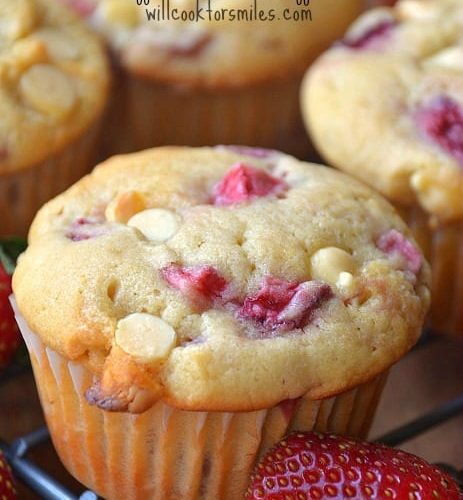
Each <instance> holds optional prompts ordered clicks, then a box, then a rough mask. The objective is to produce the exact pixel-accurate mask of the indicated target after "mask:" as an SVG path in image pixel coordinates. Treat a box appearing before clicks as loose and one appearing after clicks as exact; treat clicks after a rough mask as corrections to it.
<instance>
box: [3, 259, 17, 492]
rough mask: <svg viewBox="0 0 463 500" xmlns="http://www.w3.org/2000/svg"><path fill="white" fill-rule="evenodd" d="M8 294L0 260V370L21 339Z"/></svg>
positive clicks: (8, 360)
mask: <svg viewBox="0 0 463 500" xmlns="http://www.w3.org/2000/svg"><path fill="white" fill-rule="evenodd" d="M10 295H11V276H10V275H9V274H8V273H7V272H6V270H5V268H4V266H3V264H2V262H1V261H0V370H2V369H3V368H5V367H6V366H7V365H8V364H9V363H10V361H11V359H12V357H13V355H14V354H15V352H16V350H17V349H18V346H19V343H20V339H21V335H20V333H19V329H18V325H17V324H16V321H15V319H14V314H13V309H12V308H11V305H10V301H9V296H10ZM0 498H1V496H0Z"/></svg>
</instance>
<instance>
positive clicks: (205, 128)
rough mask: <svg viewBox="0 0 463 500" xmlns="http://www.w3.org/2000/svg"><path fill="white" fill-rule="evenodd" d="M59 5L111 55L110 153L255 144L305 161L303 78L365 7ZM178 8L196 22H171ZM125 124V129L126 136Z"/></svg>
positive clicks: (243, 1)
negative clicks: (69, 7) (83, 24)
mask: <svg viewBox="0 0 463 500" xmlns="http://www.w3.org/2000/svg"><path fill="white" fill-rule="evenodd" d="M63 1H65V2H67V3H69V4H71V5H74V8H75V9H76V11H77V12H79V13H80V14H81V15H83V16H85V17H86V18H87V19H88V22H89V23H90V25H91V26H92V27H93V28H95V29H96V30H97V31H99V32H100V33H102V34H103V36H104V38H105V39H106V40H107V41H108V44H109V45H110V47H111V48H112V49H113V50H112V51H113V55H114V62H115V65H114V66H115V74H116V80H117V82H116V88H115V95H114V105H113V106H112V110H111V113H110V115H109V117H108V127H109V130H110V133H109V134H108V140H109V141H110V144H108V146H107V150H108V151H109V152H111V153H114V152H118V153H120V152H128V151H133V150H139V149H145V148H148V147H152V146H163V145H168V144H183V145H189V146H204V145H214V144H249V145H254V146H262V147H271V148H278V149H282V150H285V151H288V152H292V153H293V154H298V155H300V156H302V155H305V154H306V153H307V152H308V151H309V150H310V147H309V143H308V140H307V136H306V135H305V133H304V128H303V125H302V120H301V117H300V110H299V104H298V94H299V87H300V82H301V79H302V75H303V72H304V71H305V69H306V68H307V66H308V65H309V64H310V63H311V61H312V60H313V59H314V58H315V57H316V56H317V55H318V54H320V53H321V51H322V50H324V49H325V48H327V47H328V46H329V44H330V43H331V42H332V41H333V40H335V39H336V38H337V37H339V36H340V34H341V33H342V32H343V31H344V29H345V28H346V27H347V26H348V24H349V22H350V21H352V20H353V19H355V17H356V16H357V15H358V14H359V13H360V12H361V11H362V9H363V7H364V0H323V1H322V2H313V5H312V3H310V7H309V6H307V7H304V6H297V5H296V2H294V1H292V0H291V1H289V0H286V1H285V2H281V1H279V0H267V1H266V2H265V5H262V6H260V8H259V9H258V10H257V11H255V10H254V8H253V7H252V5H251V2H249V1H248V0H227V1H224V0H219V1H215V2H213V3H212V4H211V6H212V9H213V10H212V11H211V12H210V14H209V13H208V11H207V2H200V3H199V10H197V4H198V2H196V0H171V2H170V3H169V5H170V11H168V10H167V9H168V5H167V3H164V2H163V3H162V4H161V2H151V4H150V5H149V7H146V6H144V5H142V6H140V5H137V2H135V0H85V1H82V0H78V1H76V0H63ZM303 3H306V2H303ZM161 5H163V7H164V10H162V9H161ZM285 9H286V10H285ZM176 10H177V15H180V14H183V13H191V14H192V15H193V17H195V19H194V20H191V21H186V22H181V21H175V20H174V19H173V16H174V15H175V11H176ZM163 12H164V14H163ZM197 12H198V14H197ZM148 14H150V15H151V16H153V14H154V16H155V17H154V19H153V17H151V18H150V20H148ZM259 15H260V16H261V18H260V19H261V20H259V19H258V18H257V16H259ZM169 16H170V19H168V17H169ZM209 16H210V18H209ZM238 16H240V17H238ZM285 16H286V17H291V19H292V20H285V19H284V17H285ZM279 17H280V18H281V19H280V20H279V19H278V18H279ZM243 19H247V21H246V20H243ZM121 123H128V127H127V128H124V129H123V130H121V127H120V124H121ZM127 132H130V135H127Z"/></svg>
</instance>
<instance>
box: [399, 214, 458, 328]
mask: <svg viewBox="0 0 463 500" xmlns="http://www.w3.org/2000/svg"><path fill="white" fill-rule="evenodd" d="M399 212H400V214H401V215H402V217H403V218H404V220H405V222H406V223H407V224H408V226H409V227H410V229H411V230H412V232H413V234H414V236H415V238H416V240H417V242H418V244H419V245H420V247H421V249H422V250H423V252H424V254H425V256H426V258H427V259H428V261H429V263H430V264H431V269H432V284H431V297H432V300H431V309H430V312H429V316H428V325H429V327H430V328H431V329H432V330H433V331H434V332H437V333H441V334H447V335H452V336H460V337H463V220H462V221H455V222H451V223H448V224H440V225H439V224H438V225H435V226H434V225H432V224H431V223H430V216H429V214H428V213H426V212H424V210H422V209H421V208H420V207H418V206H416V207H412V208H400V207H399Z"/></svg>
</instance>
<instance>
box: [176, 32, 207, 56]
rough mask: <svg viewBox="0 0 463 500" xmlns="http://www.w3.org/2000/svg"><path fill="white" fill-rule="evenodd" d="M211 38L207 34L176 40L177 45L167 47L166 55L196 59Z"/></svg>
mask: <svg viewBox="0 0 463 500" xmlns="http://www.w3.org/2000/svg"><path fill="white" fill-rule="evenodd" d="M211 41H212V36H211V35H210V34H209V33H198V35H197V36H194V37H192V36H189V37H185V38H184V39H183V40H182V39H181V38H179V39H178V41H177V43H175V44H172V45H169V46H168V47H167V49H166V51H167V53H168V54H169V55H170V56H173V57H187V58H188V57H198V56H200V55H201V54H202V53H203V52H204V50H205V49H206V47H207V46H208V45H209V44H210V43H211Z"/></svg>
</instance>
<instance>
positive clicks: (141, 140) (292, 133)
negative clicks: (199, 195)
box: [117, 77, 311, 157]
mask: <svg viewBox="0 0 463 500" xmlns="http://www.w3.org/2000/svg"><path fill="white" fill-rule="evenodd" d="M300 80H301V79H300V78H294V79H291V80H287V81H278V82H274V83H268V84H265V85H256V86H250V87H245V88H240V89H230V90H209V91H208V90H201V89H179V88H176V87H173V86H168V85H160V84H155V83H151V82H148V81H144V80H140V79H137V78H134V77H127V79H126V82H125V85H126V88H125V93H126V96H127V100H128V110H127V112H128V116H129V122H130V126H129V127H128V130H130V131H131V133H132V134H133V145H132V147H134V148H135V149H145V148H149V147H153V146H162V145H172V144H175V145H188V146H214V145H216V144H242V145H248V146H259V147H264V148H271V149H278V150H282V151H285V152H287V153H290V154H294V155H295V156H299V157H306V156H307V154H308V153H309V152H310V151H311V148H310V145H309V140H308V138H307V134H306V133H305V131H304V127H303V124H302V118H301V114H300V109H299V86H300ZM117 142H118V143H120V142H121V140H120V139H118V140H117Z"/></svg>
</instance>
